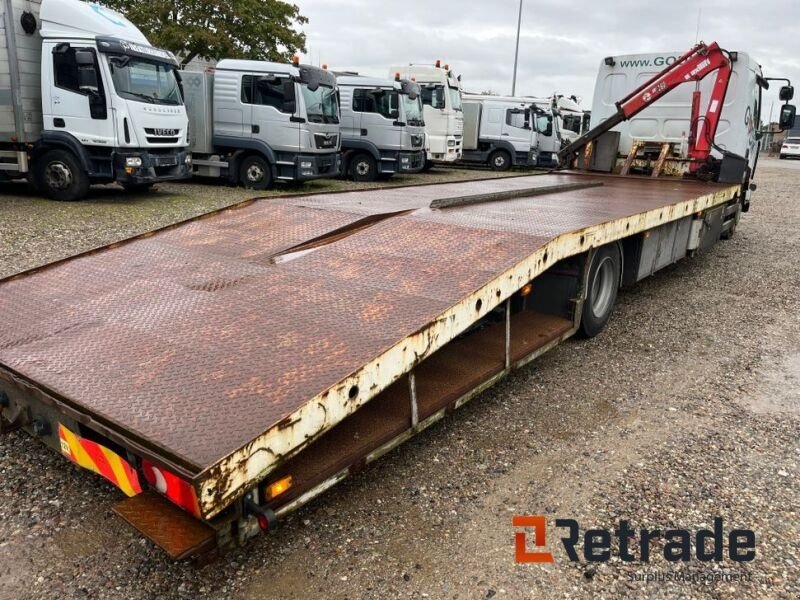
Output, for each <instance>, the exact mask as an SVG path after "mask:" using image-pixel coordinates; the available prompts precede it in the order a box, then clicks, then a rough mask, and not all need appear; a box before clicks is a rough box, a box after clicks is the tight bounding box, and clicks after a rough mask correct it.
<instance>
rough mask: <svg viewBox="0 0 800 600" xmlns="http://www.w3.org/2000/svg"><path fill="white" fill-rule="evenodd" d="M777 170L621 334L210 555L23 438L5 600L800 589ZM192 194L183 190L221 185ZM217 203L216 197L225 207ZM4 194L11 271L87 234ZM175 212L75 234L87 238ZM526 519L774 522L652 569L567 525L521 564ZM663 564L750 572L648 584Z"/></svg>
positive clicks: (625, 302) (795, 441)
mask: <svg viewBox="0 0 800 600" xmlns="http://www.w3.org/2000/svg"><path fill="white" fill-rule="evenodd" d="M758 182H759V190H758V192H757V193H756V198H755V200H754V204H753V207H752V210H751V212H750V213H748V214H747V215H745V216H744V217H743V220H742V222H741V224H740V227H739V229H738V231H737V233H736V236H735V238H734V239H733V240H731V241H729V242H725V243H720V244H718V245H717V246H716V247H715V249H714V250H713V251H712V252H711V253H709V254H707V255H705V256H703V257H700V258H697V259H693V260H689V261H684V262H683V263H681V264H679V265H676V266H673V267H670V268H668V269H666V270H665V271H662V272H660V273H659V274H658V275H656V276H654V277H652V278H650V279H648V280H646V281H644V282H641V283H640V284H638V285H636V286H635V287H633V288H631V289H627V290H625V291H623V292H622V293H621V295H620V298H619V301H618V306H617V309H616V312H615V314H614V316H613V317H612V321H611V322H610V324H609V327H608V329H607V330H606V331H605V332H604V333H603V334H601V335H600V336H598V337H597V338H595V339H593V340H590V341H570V342H568V343H565V344H562V345H561V346H559V347H558V348H556V349H555V350H553V351H552V352H551V353H549V354H548V355H546V356H545V357H543V358H541V359H539V360H538V361H536V362H535V363H533V364H532V365H531V366H529V367H528V368H526V369H524V370H523V371H521V372H519V373H517V374H516V375H515V376H513V377H511V378H510V379H508V380H506V381H505V382H503V383H502V384H500V385H498V386H496V387H495V388H493V389H491V390H489V391H488V392H486V393H484V394H483V395H481V396H480V397H479V398H477V399H476V400H473V402H471V403H470V404H469V405H467V406H465V407H464V408H462V409H461V410H459V411H458V412H456V413H454V414H453V415H451V416H450V417H449V418H448V419H446V420H445V421H443V422H440V423H439V424H437V425H435V426H434V427H432V428H430V429H429V430H427V431H426V432H425V433H423V434H421V435H420V436H418V437H417V438H415V439H414V440H411V441H410V442H408V443H407V444H405V445H404V446H402V447H401V448H400V449H398V450H396V451H394V452H392V453H391V454H390V455H388V456H387V457H385V458H383V459H382V460H380V461H378V462H377V463H375V464H374V465H373V466H372V467H370V468H368V469H366V470H365V471H363V472H362V473H360V474H359V475H357V476H355V477H352V478H350V479H349V480H346V481H345V482H343V483H342V484H339V485H338V486H337V487H335V488H334V489H333V490H331V491H330V492H328V493H327V494H325V495H323V496H322V497H320V498H318V499H317V500H316V501H314V502H312V503H311V504H310V505H308V506H306V507H305V508H303V509H301V510H300V511H299V512H297V513H295V514H294V515H293V516H292V517H290V518H289V519H288V520H287V521H285V522H284V523H283V525H282V526H281V527H280V528H279V529H278V530H277V531H276V532H275V534H274V535H271V536H269V537H262V538H258V539H256V540H253V541H252V543H250V544H249V545H248V546H247V547H245V548H243V549H241V550H237V551H234V552H232V553H230V554H228V555H226V556H225V557H223V558H222V559H220V560H218V561H217V562H215V563H212V564H210V565H204V566H197V565H194V564H191V563H172V562H170V561H169V560H167V559H165V558H164V556H163V555H162V554H161V553H160V551H158V550H156V549H155V548H154V547H153V546H152V544H150V543H149V542H147V541H144V540H142V539H141V538H140V537H139V536H138V535H137V534H136V533H135V532H133V531H131V530H130V529H129V528H128V527H127V526H125V525H123V524H121V523H120V521H119V520H118V519H117V518H116V517H115V516H114V515H113V514H112V513H111V509H110V506H111V504H112V503H113V502H114V501H116V500H117V499H119V497H120V494H119V493H118V492H117V491H116V490H115V489H113V488H112V487H111V486H110V485H107V484H105V483H104V482H103V481H102V480H100V479H99V478H97V477H96V476H93V475H91V474H89V473H86V472H82V471H79V470H78V469H77V468H74V467H73V466H72V465H70V464H69V463H67V462H66V461H64V460H63V459H61V458H60V457H59V456H57V455H55V454H54V453H51V452H50V451H48V450H46V449H45V448H43V447H40V446H39V445H37V444H36V443H33V442H32V440H30V439H28V438H26V436H24V435H22V434H11V435H9V436H7V437H5V438H3V439H0V596H3V597H10V598H25V597H31V598H32V597H36V598H51V597H52V598H71V597H75V598H85V597H90V598H111V597H125V598H151V597H165V598H197V597H237V598H271V597H275V598H278V597H285V598H308V597H337V598H362V597H364V598H387V597H410V598H425V597H430V598H491V597H497V598H502V597H507V598H520V597H521V598H572V597H587V598H588V597H591V598H613V597H618V596H628V597H657V598H660V597H685V598H715V599H716V598H733V597H747V598H754V597H759V598H797V597H800V583H799V582H800V518H798V498H800V468H798V463H799V462H800V385H798V383H799V380H800V319H799V318H798V316H797V315H798V314H800V300H798V296H797V287H798V284H800V266H799V265H798V262H797V260H796V255H795V249H796V248H797V247H798V244H799V243H800V240H799V239H798V231H800V208H798V205H797V198H796V195H797V189H798V185H800V163H785V162H783V161H782V162H778V161H777V160H764V161H762V163H761V165H760V172H759V176H758ZM164 187H165V188H166V186H164ZM170 189H173V187H172V186H170ZM180 189H182V190H186V191H184V192H172V193H173V194H175V195H171V196H168V197H169V198H177V197H178V196H177V194H178V193H182V194H184V195H185V196H186V197H187V198H189V199H192V200H194V199H195V198H196V196H197V195H199V191H207V188H206V187H205V186H185V187H184V186H181V187H180ZM211 189H212V190H213V189H214V188H211ZM225 192H226V193H225V196H226V201H232V200H233V199H234V198H233V194H230V196H229V195H228V194H229V193H230V190H227V189H226V191H225ZM236 193H237V194H240V193H241V194H243V192H236ZM209 195H210V194H207V193H206V194H204V200H203V204H202V206H203V208H204V209H208V208H212V207H215V206H219V205H221V204H222V203H223V201H222V200H221V199H208V198H207V196H209ZM189 199H186V200H177V199H175V200H171V201H170V202H169V203H165V204H166V206H167V207H168V208H169V210H170V211H177V210H178V208H177V207H178V206H184V207H185V206H186V205H187V203H189V202H190V200H189ZM0 202H8V203H9V206H10V207H11V208H12V211H13V212H12V214H11V216H10V217H9V216H2V217H0V218H2V223H3V227H4V228H7V227H8V226H9V225H10V224H13V225H14V228H15V230H16V228H17V227H18V226H20V224H22V229H23V230H25V231H27V232H28V233H25V234H19V235H17V234H15V237H14V239H13V241H12V242H9V241H8V240H6V239H5V236H2V238H0V239H2V241H0V244H2V247H0V256H2V264H3V269H4V270H5V271H6V272H7V271H9V270H12V271H13V270H14V269H19V268H23V267H25V266H31V265H34V264H38V263H41V262H43V261H45V260H48V259H49V258H55V257H59V256H62V255H64V254H65V253H68V252H71V251H74V250H75V249H77V248H80V247H81V246H75V245H71V246H69V247H67V246H66V245H65V242H64V238H65V237H66V236H65V234H64V233H63V232H61V231H59V230H57V229H53V226H52V224H51V225H43V226H38V225H37V223H38V222H39V219H40V215H39V212H40V211H39V210H38V209H41V207H42V206H44V207H45V208H44V210H43V212H44V214H45V215H46V217H47V219H51V218H52V216H53V215H54V214H58V212H60V211H58V210H56V209H54V208H53V207H52V206H51V205H49V204H44V203H42V202H41V201H33V200H31V199H25V198H20V199H12V200H8V199H7V198H4V199H3V200H2V201H0ZM17 203H19V204H20V205H25V206H27V207H28V209H27V211H25V210H22V209H21V208H19V207H17V206H16V204H17ZM133 203H134V202H133V201H130V202H127V201H126V202H124V204H123V206H124V207H125V210H126V211H127V210H128V209H129V208H130V205H131V204H133ZM96 204H97V205H98V206H100V205H103V206H104V209H105V205H104V204H103V203H102V201H100V200H98V201H96ZM76 206H77V205H76ZM115 206H116V203H115ZM31 207H33V208H31ZM70 208H72V205H70ZM195 208H198V209H199V207H198V206H196V205H195V204H192V209H195ZM34 209H37V210H34ZM63 210H68V209H66V208H65V209H63ZM0 212H2V211H0ZM91 214H94V213H91ZM171 214H172V215H174V216H173V217H172V218H178V215H177V212H172V213H171ZM183 214H188V213H183ZM22 215H25V218H24V219H23V217H22ZM156 218H157V217H156V213H155V208H154V207H151V208H148V211H147V216H146V217H144V220H145V221H146V223H141V222H133V220H132V217H128V216H126V217H125V222H124V223H123V224H122V225H120V226H119V228H117V227H116V226H114V225H113V223H110V224H111V225H112V226H111V227H110V229H111V231H106V230H105V229H104V230H103V231H95V230H91V231H85V229H80V231H81V232H83V233H82V234H81V235H79V236H77V237H79V238H81V239H85V246H83V247H88V246H91V245H93V244H96V243H98V242H102V241H104V240H107V239H108V236H112V237H113V236H114V235H117V236H120V235H123V236H124V235H128V234H129V233H132V232H134V231H136V230H138V228H144V227H147V226H150V225H151V224H152V223H154V222H158V223H160V222H163V221H160V220H159V221H156ZM162 218H163V217H162ZM102 224H103V225H108V224H109V221H108V220H107V219H106V220H103V223H102ZM76 227H77V225H76ZM84 227H85V226H84ZM98 227H99V225H98ZM75 231H79V230H78V229H75V230H73V232H75ZM28 236H30V237H28ZM69 237H70V239H71V238H72V237H74V233H73V234H70V235H69ZM9 261H10V264H9ZM516 514H531V515H546V516H547V519H548V523H549V524H550V526H551V527H552V523H553V520H554V519H555V518H574V519H576V520H577V521H578V522H579V523H580V524H581V526H582V528H588V527H606V528H613V526H614V525H615V524H616V523H617V521H618V520H619V519H627V520H629V521H630V522H631V525H632V526H633V527H634V528H636V529H638V528H649V529H653V528H660V529H662V530H663V529H665V528H670V527H672V526H680V527H683V528H687V529H695V528H698V527H709V528H710V527H711V526H712V521H713V518H714V517H717V516H719V517H722V518H723V519H724V527H725V531H726V532H727V531H730V530H731V529H734V528H749V529H753V530H754V531H755V532H756V536H757V547H756V548H757V555H756V559H755V560H754V561H753V562H750V563H733V562H731V561H730V560H725V561H724V562H722V563H719V564H717V563H703V562H699V561H697V560H692V561H689V562H687V563H667V562H666V561H665V560H664V559H663V557H660V556H658V554H659V552H660V551H661V546H660V545H658V544H656V545H654V546H653V549H652V553H653V555H654V558H653V559H652V560H651V561H650V562H649V563H648V564H642V563H640V562H634V563H622V562H620V561H618V560H613V561H612V562H610V563H605V564H599V565H596V566H590V565H587V564H586V563H584V562H581V563H570V562H569V561H568V560H567V559H566V555H565V553H564V551H563V548H561V547H560V544H558V543H557V538H556V536H555V535H554V533H555V532H554V530H552V529H551V530H550V535H549V546H550V549H551V550H552V551H553V553H554V554H555V563H553V564H549V565H541V564H520V565H517V564H515V563H514V549H513V534H514V532H513V530H512V527H511V517H512V515H516ZM664 573H675V574H679V575H688V576H691V575H693V574H694V575H695V576H698V577H709V576H713V575H714V574H717V575H719V574H722V573H727V574H735V575H738V576H740V577H743V578H745V580H743V581H735V582H731V581H718V582H714V583H703V582H696V583H691V584H686V583H676V582H670V583H648V582H645V581H639V580H637V577H639V578H641V577H644V576H646V575H656V574H664Z"/></svg>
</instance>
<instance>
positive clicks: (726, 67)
mask: <svg viewBox="0 0 800 600" xmlns="http://www.w3.org/2000/svg"><path fill="white" fill-rule="evenodd" d="M735 59H736V54H735V53H729V52H727V51H726V50H723V49H722V48H720V47H719V45H718V44H717V43H716V42H713V43H711V44H708V45H706V44H704V43H702V42H701V43H699V44H697V45H696V46H695V47H694V48H692V49H691V50H689V52H687V53H686V54H684V55H683V56H681V57H680V58H678V59H677V60H676V61H675V62H673V63H672V64H671V65H669V66H668V67H667V68H666V69H664V70H663V71H661V72H660V73H658V74H657V75H654V76H653V77H652V78H651V79H649V80H648V81H647V82H645V83H644V84H642V85H641V86H639V87H638V88H637V89H635V90H634V91H632V92H631V93H630V94H628V95H627V96H626V97H625V98H623V99H622V100H620V101H619V102H617V103H616V104H617V112H616V114H614V115H613V116H612V117H610V118H609V119H607V120H605V121H603V122H602V123H600V124H599V125H597V126H596V127H594V128H592V129H590V130H589V131H587V132H586V133H585V134H583V135H582V136H581V137H579V138H578V139H577V140H575V141H574V142H572V143H571V144H569V145H568V146H566V147H565V148H564V149H563V150H561V152H559V158H560V159H561V164H562V165H569V164H570V163H572V160H573V159H574V158H575V156H576V155H577V153H578V152H579V151H580V149H581V148H583V147H584V146H586V145H587V144H588V143H589V142H591V141H593V140H596V139H597V138H599V137H600V136H601V135H603V134H604V133H605V132H607V131H609V130H610V129H612V128H613V127H614V126H616V125H618V124H619V123H621V122H623V121H627V120H628V119H630V118H632V117H633V116H635V115H636V114H638V113H640V112H641V111H642V110H644V109H645V108H647V107H648V106H650V105H651V104H653V103H654V102H655V101H656V100H658V99H659V98H660V97H661V96H663V95H664V94H666V93H667V92H669V91H670V90H673V89H675V88H676V87H678V86H679V85H681V84H682V83H686V82H689V81H700V80H702V79H704V78H705V77H706V76H708V75H709V74H711V73H713V72H714V71H716V72H717V78H716V81H715V82H714V86H713V87H712V89H711V98H710V99H709V102H708V107H707V109H706V113H705V116H703V117H701V116H700V92H699V91H695V92H694V94H693V96H692V117H691V121H690V123H691V125H690V133H689V158H690V159H691V163H690V165H689V172H690V173H695V172H696V171H697V170H698V168H700V167H701V166H702V165H703V164H705V163H706V162H707V161H708V158H709V156H710V154H711V149H712V148H713V146H714V137H715V135H716V133H717V126H718V125H719V119H720V113H721V112H722V106H723V104H724V103H725V93H726V92H727V91H728V82H729V81H730V77H731V71H732V67H731V62H732V61H733V60H735Z"/></svg>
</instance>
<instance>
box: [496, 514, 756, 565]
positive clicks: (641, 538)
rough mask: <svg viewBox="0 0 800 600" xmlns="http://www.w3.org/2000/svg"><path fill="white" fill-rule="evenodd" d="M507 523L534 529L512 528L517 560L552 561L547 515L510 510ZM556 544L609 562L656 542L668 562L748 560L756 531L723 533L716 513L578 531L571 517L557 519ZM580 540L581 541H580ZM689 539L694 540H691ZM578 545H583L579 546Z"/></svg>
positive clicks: (646, 553)
mask: <svg viewBox="0 0 800 600" xmlns="http://www.w3.org/2000/svg"><path fill="white" fill-rule="evenodd" d="M511 524H512V525H513V526H514V527H515V528H524V529H528V530H533V536H531V535H528V533H527V532H526V531H524V530H523V531H517V532H515V534H514V558H515V560H516V562H518V563H551V562H554V557H553V554H552V552H550V551H549V550H547V521H546V519H545V517H542V516H520V515H517V516H514V517H513V518H512V521H511ZM555 526H556V528H557V529H559V530H560V531H559V533H560V534H561V537H560V538H559V539H560V541H561V545H562V546H563V548H564V552H565V553H566V555H567V558H568V559H569V560H570V561H572V562H579V561H580V560H581V556H580V555H582V558H583V560H585V561H587V562H608V561H610V560H611V558H612V556H616V557H618V558H619V559H620V560H622V561H624V562H631V561H640V562H649V561H650V557H651V546H656V547H658V546H660V547H661V550H660V551H659V552H657V554H661V555H662V556H663V558H664V560H667V561H669V562H678V561H684V562H686V561H689V560H692V559H693V558H694V559H697V560H699V561H703V562H708V561H715V562H722V561H723V560H725V558H727V559H729V560H732V561H733V562H749V561H751V560H753V559H755V557H756V534H755V532H753V531H752V530H751V529H731V530H730V532H728V533H727V534H726V533H725V530H724V523H723V520H722V518H721V517H716V518H715V519H714V527H713V530H711V529H705V528H701V529H697V530H695V531H690V530H688V529H665V530H663V531H662V530H661V529H658V528H656V529H648V528H641V529H634V528H632V527H631V525H630V522H629V521H627V520H624V519H623V520H620V521H619V523H618V525H617V527H616V528H615V529H614V530H613V531H611V530H608V529H602V528H594V529H586V530H585V531H583V530H582V529H581V527H580V525H579V524H578V522H577V521H576V520H575V519H556V521H555ZM581 542H583V543H582V544H581ZM692 542H694V544H692ZM581 546H582V547H581Z"/></svg>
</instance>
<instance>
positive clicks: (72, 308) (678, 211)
mask: <svg viewBox="0 0 800 600" xmlns="http://www.w3.org/2000/svg"><path fill="white" fill-rule="evenodd" d="M587 180H590V181H592V182H594V181H602V183H603V185H602V186H599V187H589V188H586V189H578V190H572V191H569V192H566V193H552V194H543V195H536V196H532V197H521V198H515V199H508V200H503V201H499V202H490V203H481V204H472V205H466V206H460V207H449V208H443V209H430V208H429V206H430V204H431V202H432V201H434V200H440V199H442V198H457V197H462V196H468V195H474V194H486V193H492V192H502V191H508V190H524V189H527V188H537V187H545V186H552V185H555V184H575V183H581V182H586V181H587ZM736 192H737V188H736V186H724V185H715V184H700V183H693V182H680V181H651V180H647V179H631V178H624V179H623V178H618V177H602V176H599V177H595V176H586V175H575V174H550V175H540V176H532V177H515V178H509V179H495V180H486V181H480V182H465V183H453V184H439V185H431V186H416V187H410V188H395V189H383V190H370V191H362V192H351V193H339V194H333V195H327V194H326V195H316V196H302V197H292V198H284V199H271V200H263V201H258V202H255V203H252V204H248V205H243V206H240V207H235V208H231V209H227V210H222V211H219V212H218V213H215V214H213V215H211V216H208V217H206V218H202V219H198V220H194V221H191V222H188V223H186V224H183V225H181V226H178V227H174V228H169V229H165V230H163V231H159V232H156V233H154V234H152V235H149V236H146V237H141V238H137V239H134V240H131V241H128V242H126V243H123V244H121V245H117V246H114V247H109V248H105V249H102V250H100V251H97V252H93V253H88V254H86V255H82V256H80V257H76V258H74V259H71V260H67V261H64V262H61V263H57V264H54V265H52V266H49V267H45V268H42V269H39V270H37V271H34V272H31V273H28V274H24V275H22V276H18V277H15V278H10V279H9V280H6V281H4V282H2V283H0V366H2V367H3V368H4V369H6V370H7V371H8V372H9V373H11V374H13V375H14V376H15V377H18V378H21V379H23V380H25V381H27V382H30V383H32V384H33V385H34V386H35V387H36V388H37V389H40V390H42V391H43V392H45V393H46V394H48V395H49V396H52V397H53V398H56V399H57V400H58V401H59V402H63V403H64V404H66V405H67V406H69V407H70V408H71V409H72V410H74V411H77V412H78V413H79V414H81V415H85V416H86V418H87V419H91V420H92V421H93V422H95V423H98V424H102V425H103V427H105V428H107V429H108V430H109V431H112V432H115V433H116V434H117V435H118V436H119V439H120V440H121V441H123V442H125V441H130V442H131V443H135V445H136V447H137V448H139V449H144V450H145V451H146V452H150V453H152V455H153V456H156V457H157V458H158V459H159V460H160V461H161V462H163V463H165V464H167V465H174V466H176V468H179V469H181V470H182V472H184V473H190V474H191V476H192V477H194V480H195V483H196V485H197V487H198V492H199V493H200V496H201V497H200V503H201V508H202V510H203V512H204V514H205V515H206V516H213V515H214V514H216V513H217V512H218V511H219V510H220V509H221V508H222V507H223V506H224V505H226V504H227V503H228V502H229V501H230V500H232V499H233V498H234V497H236V495H237V494H238V493H239V492H240V491H241V488H242V486H244V485H247V484H249V483H251V482H253V481H255V480H256V479H257V478H259V477H263V475H264V474H265V473H267V472H268V471H269V470H270V469H272V468H274V466H275V465H276V464H278V463H279V462H280V460H282V459H283V458H285V457H286V456H288V455H289V454H291V453H292V452H294V451H295V450H296V449H297V448H298V447H300V446H301V445H302V444H304V443H306V442H307V441H309V440H310V439H312V438H314V437H315V436H317V435H319V434H320V433H322V432H323V431H325V430H327V429H329V428H330V427H332V426H333V425H335V424H336V423H337V422H339V421H340V420H341V419H342V418H344V417H345V416H347V415H348V414H351V413H352V412H353V411H355V410H356V409H357V408H358V407H359V406H361V405H363V404H364V403H365V402H366V401H368V400H369V399H370V398H372V397H373V396H375V395H376V394H377V393H378V392H379V391H381V390H382V389H385V388H386V387H388V386H389V385H390V384H391V383H392V382H393V381H396V380H397V379H398V378H399V377H400V376H402V374H403V373H405V372H407V371H408V370H409V368H410V367H411V366H413V365H414V364H415V362H418V361H419V360H420V359H421V358H424V357H425V356H428V355H430V354H431V353H433V352H434V351H435V350H436V349H438V348H440V347H441V346H443V345H444V344H445V343H447V342H448V341H449V340H451V339H453V337H455V336H456V335H457V334H458V333H460V332H461V331H463V330H464V329H465V328H466V327H467V326H468V325H469V324H470V323H472V322H473V321H474V320H475V319H477V318H479V317H480V316H481V315H483V314H486V313H487V312H488V311H490V310H491V309H492V308H493V307H494V306H496V305H497V304H499V303H500V302H502V301H503V300H505V298H507V297H509V296H510V295H511V294H513V293H514V292H515V291H516V290H517V289H519V287H521V285H523V284H524V283H525V282H526V281H528V280H529V279H530V278H532V277H533V276H535V275H537V274H538V273H541V272H542V271H543V270H545V269H546V268H547V267H549V266H550V265H551V264H553V263H554V262H555V261H557V260H559V259H561V258H563V257H566V256H570V255H573V254H577V253H579V252H582V251H584V250H587V249H589V248H590V247H592V246H597V245H601V244H604V243H607V242H608V241H612V240H614V239H619V238H621V237H625V236H626V235H631V234H633V233H636V232H638V231H643V230H645V229H649V228H651V227H653V226H655V225H658V224H660V223H664V222H667V221H670V220H674V219H677V218H680V217H682V216H684V215H688V214H692V213H694V212H697V211H699V210H703V209H704V208H707V207H709V206H713V205H717V204H721V203H723V202H726V201H728V200H730V199H731V198H732V197H733V196H734V195H735V194H736ZM326 236H330V238H326ZM312 240H313V241H314V243H313V244H309V242H311V241H312ZM298 250H299V251H298ZM0 371H2V369H0Z"/></svg>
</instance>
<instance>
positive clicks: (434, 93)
mask: <svg viewBox="0 0 800 600" xmlns="http://www.w3.org/2000/svg"><path fill="white" fill-rule="evenodd" d="M422 103H423V104H424V105H426V106H432V107H433V108H444V86H443V85H433V84H427V85H426V84H422Z"/></svg>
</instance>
